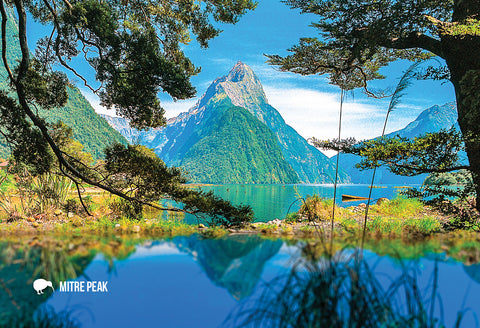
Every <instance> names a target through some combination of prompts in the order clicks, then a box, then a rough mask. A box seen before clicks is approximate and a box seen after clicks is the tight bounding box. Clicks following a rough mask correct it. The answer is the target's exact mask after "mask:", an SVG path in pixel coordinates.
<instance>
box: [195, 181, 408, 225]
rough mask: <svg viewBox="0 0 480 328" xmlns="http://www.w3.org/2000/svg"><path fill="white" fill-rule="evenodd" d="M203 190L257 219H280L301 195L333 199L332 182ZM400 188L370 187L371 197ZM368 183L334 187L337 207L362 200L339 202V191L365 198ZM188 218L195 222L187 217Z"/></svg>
mask: <svg viewBox="0 0 480 328" xmlns="http://www.w3.org/2000/svg"><path fill="white" fill-rule="evenodd" d="M202 189H203V190H205V191H210V190H211V191H213V192H214V193H215V194H216V195H218V196H220V197H222V198H225V199H228V200H230V201H232V202H233V203H234V204H245V205H250V206H252V208H253V210H254V212H255V216H256V218H257V220H258V221H270V220H273V219H276V218H278V219H283V218H284V217H285V215H286V214H287V211H288V209H289V208H290V211H295V210H298V209H299V208H300V205H301V200H297V199H299V198H301V197H303V198H305V197H307V196H308V195H313V194H317V195H320V196H322V197H325V198H330V199H332V198H333V184H321V185H318V184H317V185H306V184H302V185H238V184H237V185H213V186H204V187H202ZM400 190H403V189H402V188H399V187H398V186H396V185H382V186H381V187H380V188H374V189H373V190H372V200H373V201H376V200H377V199H378V198H380V197H386V198H389V199H392V198H393V197H395V196H396V195H397V193H398V192H399V191H400ZM368 191H369V185H360V184H356V185H339V186H337V197H336V199H337V203H338V204H339V205H340V206H356V205H358V204H359V203H361V202H365V201H357V202H342V194H347V195H355V196H361V197H368ZM187 221H194V220H193V219H192V218H187Z"/></svg>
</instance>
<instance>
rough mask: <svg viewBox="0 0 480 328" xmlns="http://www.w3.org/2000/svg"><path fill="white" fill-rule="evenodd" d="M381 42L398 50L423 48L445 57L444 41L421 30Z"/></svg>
mask: <svg viewBox="0 0 480 328" xmlns="http://www.w3.org/2000/svg"><path fill="white" fill-rule="evenodd" d="M379 44H380V45H381V46H382V47H386V48H392V49H397V50H401V49H411V48H422V49H425V50H428V51H430V52H431V53H433V54H435V55H437V56H439V57H442V58H445V53H444V51H443V49H442V43H441V42H440V41H439V40H436V39H434V38H432V37H430V36H428V35H425V34H423V33H420V32H412V33H410V34H409V35H408V36H406V37H401V38H392V39H385V40H380V42H379Z"/></svg>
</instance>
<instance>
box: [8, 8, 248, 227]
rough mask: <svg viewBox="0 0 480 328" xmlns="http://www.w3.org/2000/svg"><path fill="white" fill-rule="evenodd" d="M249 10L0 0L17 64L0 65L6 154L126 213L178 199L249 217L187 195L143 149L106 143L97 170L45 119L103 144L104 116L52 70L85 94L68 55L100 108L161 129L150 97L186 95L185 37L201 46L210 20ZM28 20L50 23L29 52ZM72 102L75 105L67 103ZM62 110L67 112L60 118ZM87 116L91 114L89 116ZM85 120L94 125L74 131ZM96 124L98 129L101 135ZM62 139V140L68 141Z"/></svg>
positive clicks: (210, 31)
mask: <svg viewBox="0 0 480 328" xmlns="http://www.w3.org/2000/svg"><path fill="white" fill-rule="evenodd" d="M255 6H256V4H255V3H254V2H252V1H251V0H241V1H235V2H231V1H210V0H208V1H207V2H206V3H198V4H197V3H195V4H194V3H190V2H178V1H170V0H168V1H166V2H165V1H164V2H151V1H140V2H138V1H137V2H134V3H133V2H129V1H126V2H125V1H121V2H117V1H95V0H88V1H74V2H69V1H64V2H58V3H57V2H54V1H49V0H46V1H37V0H32V1H13V2H10V1H8V2H5V1H1V2H0V9H1V10H0V12H1V16H2V21H3V22H4V23H6V25H7V27H8V28H9V30H8V34H9V35H10V36H13V37H12V38H10V36H9V37H8V40H7V36H6V35H2V36H3V39H4V41H5V42H3V43H2V52H3V53H8V51H10V50H14V51H16V53H17V55H16V58H15V59H20V60H19V64H18V65H17V62H16V61H12V60H11V59H12V58H7V59H6V60H5V61H3V66H4V71H5V73H7V74H5V78H6V81H7V84H8V85H5V86H8V87H9V88H10V90H9V91H11V93H8V92H7V91H2V92H0V128H1V130H2V135H3V136H4V137H5V139H6V143H7V144H8V145H9V146H11V147H12V159H13V160H14V161H15V163H16V164H17V165H18V167H21V168H24V167H26V168H27V170H28V172H29V173H30V174H32V175H35V176H42V175H43V174H45V173H49V172H52V171H55V170H57V172H58V170H59V171H60V172H61V173H62V174H63V175H65V176H68V177H69V178H71V179H72V180H74V182H75V184H77V186H78V184H79V183H81V182H87V183H88V184H90V185H93V186H97V187H100V188H103V189H104V190H108V191H110V192H111V193H113V194H116V195H117V196H120V197H122V198H123V199H126V200H129V201H132V202H133V203H132V205H131V207H132V208H131V211H130V209H129V212H128V213H127V214H128V215H129V216H134V215H138V214H139V213H140V209H141V207H142V205H144V204H150V203H153V202H158V201H159V200H160V199H161V198H167V199H172V200H174V201H177V202H181V201H183V200H185V205H184V206H185V209H186V210H188V211H191V212H193V213H195V214H197V212H200V211H202V212H208V213H210V214H211V215H212V218H213V220H214V221H215V222H217V221H222V220H224V221H222V222H225V224H239V222H242V220H245V219H251V218H252V217H253V213H252V211H251V209H250V208H249V207H234V206H232V205H231V204H230V203H228V202H225V201H222V200H220V199H218V198H216V197H214V196H213V195H212V194H203V193H200V192H190V191H189V190H187V189H185V188H184V187H182V186H181V185H180V184H181V183H183V182H185V179H184V178H183V176H182V175H181V172H180V170H179V169H177V168H167V167H166V165H165V164H164V163H163V162H162V161H161V160H160V159H158V157H157V156H156V155H155V154H154V153H153V152H151V151H150V150H148V149H142V148H139V147H136V146H132V147H130V146H129V147H125V146H124V145H120V144H118V142H115V140H108V142H112V143H113V144H111V145H110V147H108V148H107V150H106V152H105V157H106V165H105V167H103V166H102V165H98V166H97V167H92V165H91V164H92V158H91V157H89V156H85V154H84V153H83V151H82V150H83V149H82V146H81V144H78V143H72V142H71V140H70V139H71V134H72V131H69V130H68V129H66V128H65V126H63V125H62V124H60V123H59V124H49V123H48V122H50V123H52V122H57V121H58V120H59V119H61V120H62V121H63V122H64V123H66V124H67V125H71V126H72V130H73V135H74V137H77V138H78V139H79V141H80V142H81V143H84V145H85V148H86V150H87V151H94V150H95V146H94V144H95V145H99V144H101V145H102V146H103V145H106V144H107V143H108V142H106V141H107V140H106V139H109V138H108V137H109V136H110V132H111V128H109V127H108V124H107V122H106V121H105V120H102V119H99V117H98V115H96V114H95V113H94V112H93V110H91V107H89V106H88V105H87V103H86V102H83V104H82V101H84V98H83V97H81V96H80V92H79V91H78V90H77V89H73V88H68V81H67V79H66V77H65V74H63V73H60V72H55V71H53V70H52V69H53V68H54V67H58V66H62V67H63V68H65V69H68V70H70V71H72V72H73V74H75V75H76V76H77V77H78V78H80V79H81V80H82V81H83V82H84V85H85V86H86V87H88V88H90V89H91V90H92V91H93V88H92V87H91V86H90V85H89V83H88V81H87V79H85V78H84V77H83V76H81V75H80V74H79V73H78V72H77V71H75V70H74V69H73V68H72V67H71V66H70V63H71V61H72V60H74V59H75V58H76V57H78V59H79V60H83V61H84V63H86V64H89V65H90V66H91V68H92V69H93V70H94V71H95V74H96V80H97V81H100V87H99V89H98V90H96V91H97V92H98V94H99V96H100V99H101V102H102V104H103V105H104V106H106V107H108V108H115V109H116V112H117V114H120V115H121V116H123V117H125V118H128V119H130V122H131V125H132V126H134V127H136V128H141V129H145V128H149V127H158V126H161V125H165V123H166V120H165V118H164V116H163V115H164V110H163V108H162V107H161V106H160V101H159V99H158V98H157V94H158V93H159V92H166V93H168V94H169V95H170V96H172V98H174V99H185V98H188V97H191V96H193V94H194V91H195V90H194V88H193V87H192V85H191V83H190V77H191V76H193V75H195V74H197V73H198V72H199V69H198V68H196V67H195V66H194V65H193V63H192V62H191V61H190V60H189V59H188V58H187V57H186V56H185V54H184V52H183V50H182V47H181V45H184V44H187V43H189V41H190V36H191V35H194V36H196V37H197V40H198V42H199V43H200V45H201V46H203V47H206V46H207V45H208V40H210V39H212V38H213V37H215V36H216V35H218V34H219V33H220V30H219V29H218V28H216V27H214V25H213V21H216V22H224V23H235V22H237V21H238V19H239V17H240V16H241V15H243V14H244V13H245V12H246V11H247V10H252V9H254V8H255ZM14 10H15V12H14V13H13V11H14ZM28 19H34V20H36V21H38V22H40V23H42V24H45V25H46V26H47V27H50V28H51V31H50V32H49V33H47V34H46V36H45V37H43V38H41V39H40V40H39V42H38V44H37V49H36V51H35V55H32V54H31V51H30V49H29V45H28V43H27V27H28V26H30V25H29V24H27V20H28ZM3 32H6V31H3ZM3 34H5V33H3ZM6 41H8V42H6ZM7 46H8V47H10V48H9V49H7V48H6V47H7ZM0 73H4V72H0ZM67 95H68V98H69V101H71V102H73V103H74V105H75V106H72V107H70V106H68V103H67V106H65V107H64V108H63V109H59V107H60V106H63V105H65V102H66V100H67ZM78 101H80V103H81V104H80V106H77V104H76V102H78ZM52 109H54V110H52ZM69 110H71V111H72V113H69V114H68V115H66V116H63V115H62V113H63V112H68V111H69ZM92 116H93V117H95V118H96V120H95V119H94V120H93V121H91V120H90V118H91V117H92ZM72 121H73V122H72ZM89 125H90V126H95V129H92V130H88V129H83V128H84V127H86V126H89ZM107 127H108V128H107ZM97 128H100V129H97ZM103 130H105V131H107V134H106V135H105V136H106V137H107V138H106V139H105V138H103V137H105V136H102V133H101V132H102V131H103ZM90 131H92V135H90ZM97 132H100V133H97ZM82 136H85V138H84V139H82V138H83V137H82ZM119 136H120V135H119V134H118V133H117V137H119ZM113 139H115V138H113ZM64 141H68V142H67V144H68V147H66V144H64ZM99 141H100V142H99ZM117 141H120V142H124V141H125V140H124V139H123V138H119V139H117ZM97 149H98V148H97ZM94 155H95V158H97V159H98V158H100V157H101V156H100V155H99V153H96V154H94ZM100 164H101V163H100ZM57 172H56V173H57ZM207 205H208V206H213V208H207V207H206V206H207ZM177 210H181V209H177ZM220 217H221V218H222V219H220Z"/></svg>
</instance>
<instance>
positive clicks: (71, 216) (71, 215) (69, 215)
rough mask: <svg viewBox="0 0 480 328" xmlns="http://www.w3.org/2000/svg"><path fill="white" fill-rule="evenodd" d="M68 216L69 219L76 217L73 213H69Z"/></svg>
mask: <svg viewBox="0 0 480 328" xmlns="http://www.w3.org/2000/svg"><path fill="white" fill-rule="evenodd" d="M67 216H68V217H69V218H73V217H74V216H75V214H73V213H72V212H68V213H67Z"/></svg>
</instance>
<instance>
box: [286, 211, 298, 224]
mask: <svg viewBox="0 0 480 328" xmlns="http://www.w3.org/2000/svg"><path fill="white" fill-rule="evenodd" d="M299 221H300V216H299V215H298V213H296V212H291V213H288V214H287V216H286V217H285V222H287V223H293V222H299Z"/></svg>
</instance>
